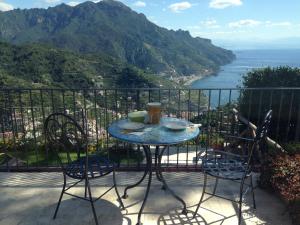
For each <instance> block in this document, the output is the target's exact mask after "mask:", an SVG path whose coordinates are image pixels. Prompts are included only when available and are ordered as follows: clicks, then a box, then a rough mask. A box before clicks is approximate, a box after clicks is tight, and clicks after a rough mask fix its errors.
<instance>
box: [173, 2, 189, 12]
mask: <svg viewBox="0 0 300 225" xmlns="http://www.w3.org/2000/svg"><path fill="white" fill-rule="evenodd" d="M191 7H192V4H191V3H189V2H177V3H174V4H171V5H169V6H168V8H169V9H170V10H171V11H172V12H175V13H178V12H181V11H183V10H186V9H189V8H191Z"/></svg>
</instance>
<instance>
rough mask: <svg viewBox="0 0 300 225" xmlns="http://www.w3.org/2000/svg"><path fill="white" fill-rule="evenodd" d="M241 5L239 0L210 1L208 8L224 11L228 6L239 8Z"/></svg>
mask: <svg viewBox="0 0 300 225" xmlns="http://www.w3.org/2000/svg"><path fill="white" fill-rule="evenodd" d="M242 4H243V2H242V1H241V0H211V1H210V3H209V7H211V8H215V9H224V8H227V7H229V6H239V5H242Z"/></svg>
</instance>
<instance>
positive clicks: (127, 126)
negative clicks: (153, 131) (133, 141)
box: [118, 122, 145, 130]
mask: <svg viewBox="0 0 300 225" xmlns="http://www.w3.org/2000/svg"><path fill="white" fill-rule="evenodd" d="M118 126H119V127H120V128H121V129H123V130H139V129H142V128H144V127H145V124H143V123H137V122H125V123H121V124H119V125H118Z"/></svg>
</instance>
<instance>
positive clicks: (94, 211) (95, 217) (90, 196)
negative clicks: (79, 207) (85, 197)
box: [85, 177, 99, 225]
mask: <svg viewBox="0 0 300 225" xmlns="http://www.w3.org/2000/svg"><path fill="white" fill-rule="evenodd" d="M85 182H86V184H87V190H88V193H89V199H90V203H91V206H92V210H93V215H94V219H95V222H96V225H99V223H98V218H97V214H96V210H95V206H94V201H93V197H92V192H91V187H90V182H89V179H88V178H87V177H86V178H85Z"/></svg>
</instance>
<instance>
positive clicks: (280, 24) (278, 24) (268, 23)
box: [266, 21, 292, 27]
mask: <svg viewBox="0 0 300 225" xmlns="http://www.w3.org/2000/svg"><path fill="white" fill-rule="evenodd" d="M266 26H267V27H290V26H292V23H291V22H289V21H283V22H271V21H266Z"/></svg>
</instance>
